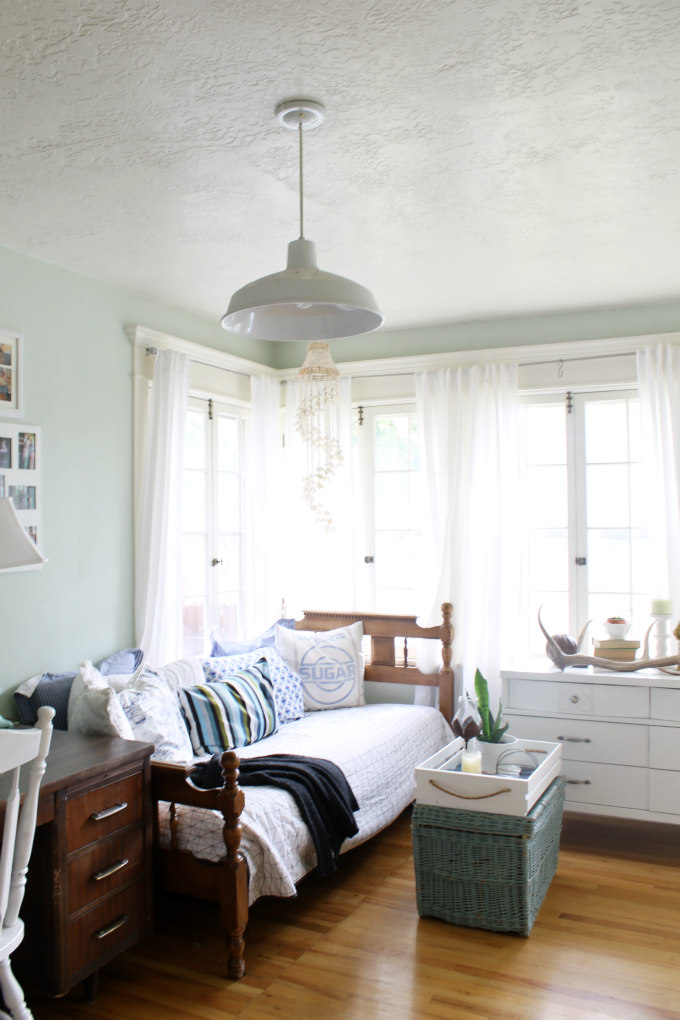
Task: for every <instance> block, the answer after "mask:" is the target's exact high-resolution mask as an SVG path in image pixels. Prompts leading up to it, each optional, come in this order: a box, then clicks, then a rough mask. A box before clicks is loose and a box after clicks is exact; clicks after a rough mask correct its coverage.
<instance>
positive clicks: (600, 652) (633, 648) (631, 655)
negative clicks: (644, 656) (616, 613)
mask: <svg viewBox="0 0 680 1020" xmlns="http://www.w3.org/2000/svg"><path fill="white" fill-rule="evenodd" d="M593 645H594V647H595V655H597V656H599V658H600V659H620V660H621V661H622V662H633V660H634V659H635V653H636V652H637V650H638V648H639V647H640V642H639V641H625V640H624V639H623V638H602V640H600V639H599V638H593Z"/></svg>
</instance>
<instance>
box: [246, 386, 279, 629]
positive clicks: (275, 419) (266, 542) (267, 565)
mask: <svg viewBox="0 0 680 1020" xmlns="http://www.w3.org/2000/svg"><path fill="white" fill-rule="evenodd" d="M282 425H283V421H282V414H281V383H280V382H279V380H278V379H275V378H272V377H271V376H260V375H258V376H252V377H251V380H250V430H249V441H248V508H249V512H248V518H249V542H248V548H247V550H246V557H247V562H248V567H247V577H248V582H247V591H248V598H247V603H246V620H245V625H244V635H243V636H249V635H251V634H259V633H260V631H262V630H264V629H265V628H267V627H269V626H270V624H271V623H272V622H273V621H274V620H277V619H278V618H279V617H280V616H281V600H282V598H283V595H284V585H283V578H282V573H281V550H282V544H283V527H282V516H281V503H282V501H283V500H285V499H286V498H287V496H286V495H285V493H284V489H283V473H282V470H281V456H282Z"/></svg>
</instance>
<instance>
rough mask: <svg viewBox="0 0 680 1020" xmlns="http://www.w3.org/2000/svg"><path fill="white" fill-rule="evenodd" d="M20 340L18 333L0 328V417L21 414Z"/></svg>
mask: <svg viewBox="0 0 680 1020" xmlns="http://www.w3.org/2000/svg"><path fill="white" fill-rule="evenodd" d="M21 342H22V338H21V336H20V335H19V334H18V333H14V332H12V331H11V330H6V329H0V419H2V418H20V417H21V415H22V401H21V383H22V379H21V374H22V365H21Z"/></svg>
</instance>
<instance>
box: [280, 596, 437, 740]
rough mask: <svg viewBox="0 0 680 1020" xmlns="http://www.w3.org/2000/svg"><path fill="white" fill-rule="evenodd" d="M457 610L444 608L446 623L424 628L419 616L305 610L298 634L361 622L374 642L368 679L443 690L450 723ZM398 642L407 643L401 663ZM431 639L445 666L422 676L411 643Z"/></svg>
mask: <svg viewBox="0 0 680 1020" xmlns="http://www.w3.org/2000/svg"><path fill="white" fill-rule="evenodd" d="M452 614H453V607H452V605H451V603H450V602H444V603H443V605H442V622H441V623H440V624H439V626H437V627H420V626H419V625H418V624H417V623H416V618H415V616H391V615H387V614H385V613H327V612H317V611H316V610H309V609H305V610H304V612H303V616H302V619H301V620H296V621H295V628H296V630H334V629H335V628H336V627H346V626H347V625H348V624H350V623H356V622H357V621H358V620H360V621H361V622H362V623H363V626H364V634H368V635H369V636H370V638H371V658H370V662H367V663H366V670H365V679H366V680H372V681H377V682H378V683H392V684H414V685H415V686H417V687H437V688H439V710H440V711H441V713H442V715H443V716H444V718H445V719H446V721H447V722H449V723H450V722H451V719H452V717H453V670H452V669H451V654H452V648H451V646H452V643H453V624H452V623H451V616H452ZM395 638H401V639H403V642H404V645H403V653H401V652H400V655H401V661H397V653H396V649H395ZM409 638H430V639H434V640H436V641H440V642H441V653H442V665H441V668H440V670H439V672H438V673H421V672H420V670H419V669H418V668H417V667H416V666H415V665H413V664H409V662H408V639H409Z"/></svg>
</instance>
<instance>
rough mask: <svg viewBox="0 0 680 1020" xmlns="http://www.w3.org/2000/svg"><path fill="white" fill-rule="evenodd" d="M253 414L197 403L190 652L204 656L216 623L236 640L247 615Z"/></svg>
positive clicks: (186, 597)
mask: <svg viewBox="0 0 680 1020" xmlns="http://www.w3.org/2000/svg"><path fill="white" fill-rule="evenodd" d="M245 428H246V417H245V414H244V412H243V411H242V410H234V409H231V408H229V407H228V406H227V405H223V404H218V403H217V402H215V401H209V400H197V399H192V400H190V402H189V409H188V410H187V415H186V430H185V437H184V471H183V475H184V477H183V494H182V595H183V598H182V611H183V624H184V652H185V654H186V655H200V654H203V653H204V652H205V651H206V649H207V645H208V639H209V636H210V630H211V628H212V627H213V626H218V627H220V628H222V629H223V630H224V631H225V633H226V634H227V635H228V636H230V637H236V636H237V633H238V628H239V623H240V620H241V618H242V616H243V612H244V590H243V556H244V552H245V548H246V539H247V535H246V521H247V515H246V513H245V482H244V442H245Z"/></svg>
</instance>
